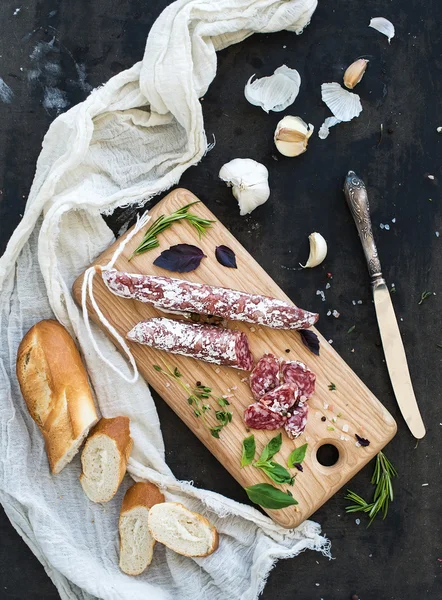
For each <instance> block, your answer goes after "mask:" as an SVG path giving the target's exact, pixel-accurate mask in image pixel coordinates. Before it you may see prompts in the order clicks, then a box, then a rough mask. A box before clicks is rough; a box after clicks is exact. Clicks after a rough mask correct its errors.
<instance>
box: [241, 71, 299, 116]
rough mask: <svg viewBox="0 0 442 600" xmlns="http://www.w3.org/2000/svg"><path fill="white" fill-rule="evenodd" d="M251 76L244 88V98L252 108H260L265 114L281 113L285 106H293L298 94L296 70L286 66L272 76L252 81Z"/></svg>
mask: <svg viewBox="0 0 442 600" xmlns="http://www.w3.org/2000/svg"><path fill="white" fill-rule="evenodd" d="M254 77H255V75H252V77H250V79H249V80H248V82H247V83H246V87H245V88H244V96H245V97H246V100H247V101H248V102H250V104H253V105H254V106H260V107H261V108H262V109H263V110H265V111H266V113H268V112H269V110H272V111H274V112H281V111H282V110H285V109H286V108H287V106H290V104H293V102H294V101H295V100H296V97H297V95H298V94H299V88H300V87H301V77H300V75H299V73H298V71H297V70H296V69H290V67H288V66H287V65H282V66H281V67H278V68H277V69H276V70H275V72H274V73H273V75H270V76H269V77H260V78H259V79H255V81H252V79H253V78H254Z"/></svg>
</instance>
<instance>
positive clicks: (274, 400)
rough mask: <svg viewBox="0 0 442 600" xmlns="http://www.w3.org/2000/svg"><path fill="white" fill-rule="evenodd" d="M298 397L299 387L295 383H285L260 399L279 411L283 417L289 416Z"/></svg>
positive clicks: (268, 406) (273, 409)
mask: <svg viewBox="0 0 442 600" xmlns="http://www.w3.org/2000/svg"><path fill="white" fill-rule="evenodd" d="M298 398H299V390H298V387H297V386H296V385H294V384H293V383H285V384H283V385H280V386H278V387H277V388H275V389H274V390H271V391H270V392H267V394H264V396H263V397H262V398H260V400H259V401H260V403H261V404H263V405H264V406H267V408H269V409H270V410H271V411H272V412H275V413H278V414H280V415H282V416H283V417H288V416H289V415H290V412H291V408H292V407H294V406H295V405H296V402H297V401H298Z"/></svg>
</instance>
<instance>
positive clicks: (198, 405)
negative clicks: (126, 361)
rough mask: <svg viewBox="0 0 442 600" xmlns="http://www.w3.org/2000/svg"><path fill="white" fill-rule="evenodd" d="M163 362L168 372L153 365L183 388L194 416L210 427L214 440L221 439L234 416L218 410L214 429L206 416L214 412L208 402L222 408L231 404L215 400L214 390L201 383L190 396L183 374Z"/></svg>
mask: <svg viewBox="0 0 442 600" xmlns="http://www.w3.org/2000/svg"><path fill="white" fill-rule="evenodd" d="M161 362H162V363H163V365H164V366H165V367H166V370H164V369H163V368H162V367H160V366H159V365H153V368H154V369H155V371H158V372H159V373H163V375H166V377H169V378H170V379H173V380H174V381H176V382H177V383H178V384H179V385H180V386H181V387H182V388H183V390H184V391H185V392H186V395H187V403H188V404H189V405H190V406H192V408H193V414H194V415H195V417H197V418H199V417H201V418H202V420H203V421H204V423H205V425H206V426H207V427H208V429H209V431H210V433H211V435H212V436H213V437H214V438H217V439H219V434H220V432H221V430H222V429H223V427H225V426H226V425H228V424H229V423H231V421H232V418H233V415H232V413H231V412H230V411H228V410H216V411H215V419H216V420H217V422H218V423H219V424H217V425H215V426H213V427H212V425H211V423H209V421H208V419H207V416H206V413H207V412H208V411H209V410H212V407H211V406H210V404H208V400H209V399H213V400H214V401H215V402H216V403H217V404H218V405H219V406H221V407H222V408H224V407H226V406H229V405H230V402H229V401H228V400H227V399H226V398H223V397H221V398H215V396H213V395H212V388H210V387H207V386H205V385H203V384H201V383H198V384H197V385H196V387H195V388H194V389H193V390H192V393H191V394H189V391H190V385H189V384H187V383H184V382H183V381H182V379H181V373H180V372H179V370H178V368H177V367H175V369H172V367H170V366H169V365H168V364H167V363H166V361H165V360H163V359H161Z"/></svg>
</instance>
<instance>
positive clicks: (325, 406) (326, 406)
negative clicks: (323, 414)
mask: <svg viewBox="0 0 442 600" xmlns="http://www.w3.org/2000/svg"><path fill="white" fill-rule="evenodd" d="M323 406H324V410H327V408H328V404H327V402H324V404H323Z"/></svg>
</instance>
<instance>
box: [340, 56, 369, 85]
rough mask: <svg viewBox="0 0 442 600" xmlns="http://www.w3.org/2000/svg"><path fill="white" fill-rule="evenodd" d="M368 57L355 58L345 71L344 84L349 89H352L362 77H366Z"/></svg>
mask: <svg viewBox="0 0 442 600" xmlns="http://www.w3.org/2000/svg"><path fill="white" fill-rule="evenodd" d="M368 62H369V61H368V60H367V59H366V58H359V59H358V60H355V61H354V62H353V63H351V65H350V66H349V67H347V70H346V71H345V73H344V85H345V87H346V88H348V89H349V90H352V89H353V88H354V87H355V86H356V85H358V83H359V82H360V81H361V79H362V78H363V77H364V73H365V70H366V68H367V65H368Z"/></svg>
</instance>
